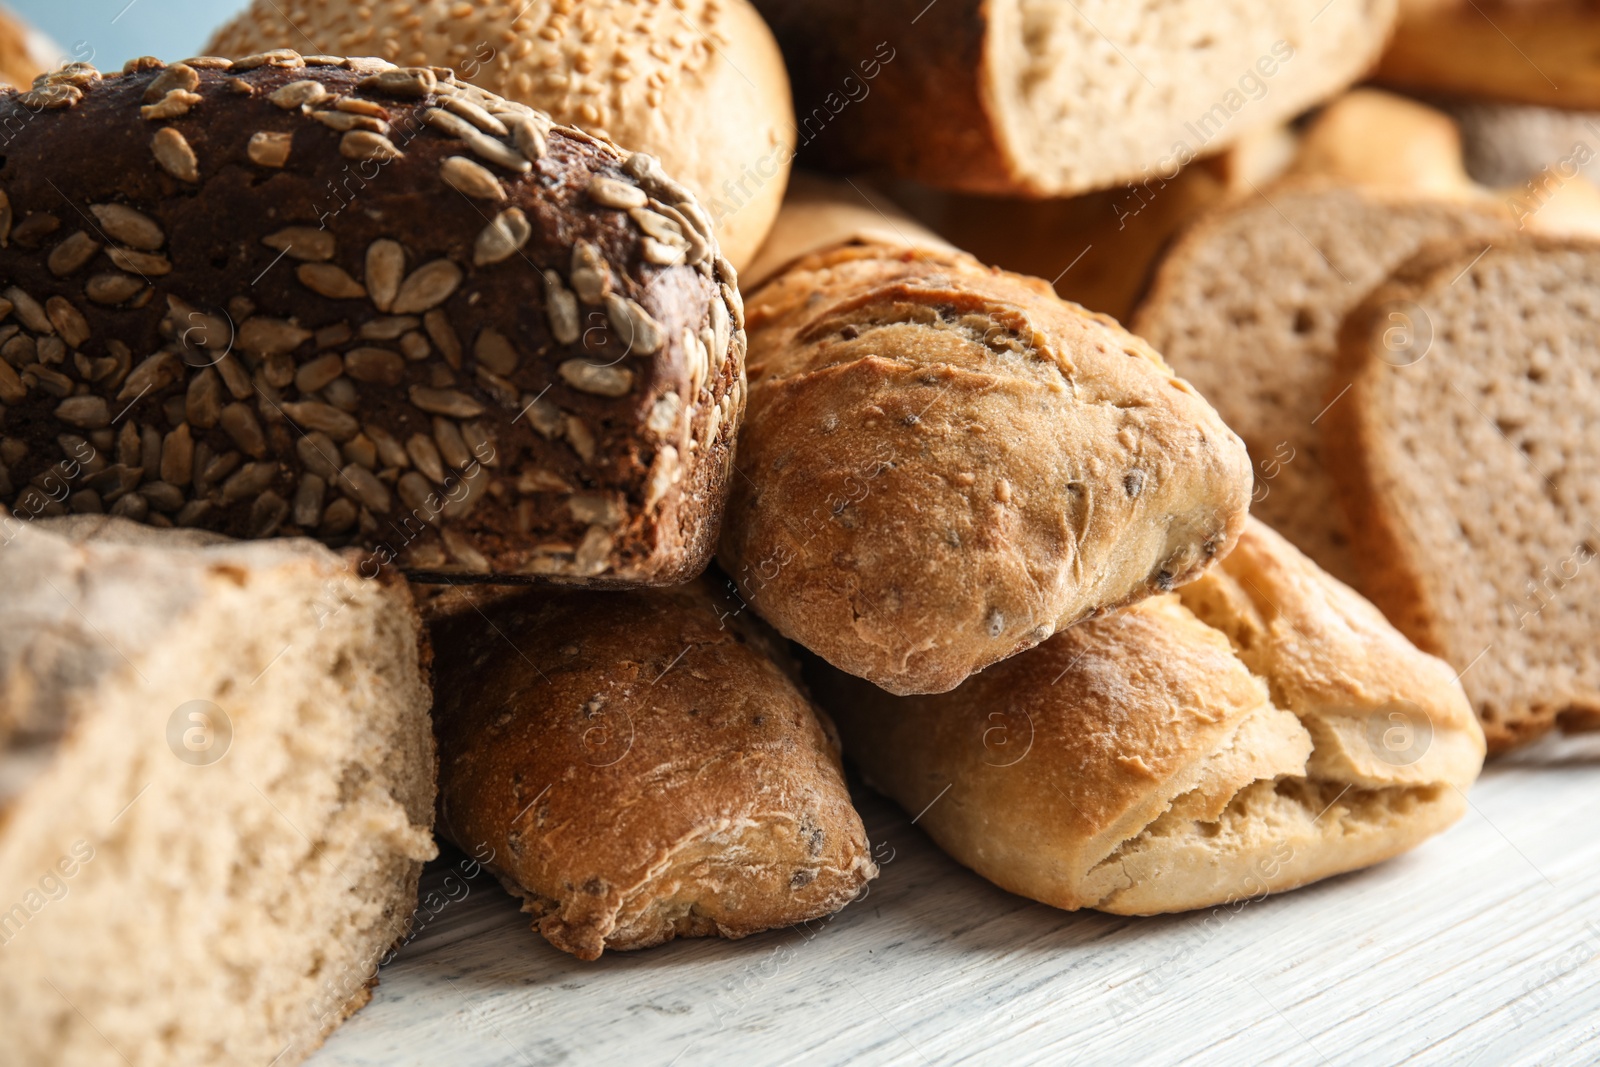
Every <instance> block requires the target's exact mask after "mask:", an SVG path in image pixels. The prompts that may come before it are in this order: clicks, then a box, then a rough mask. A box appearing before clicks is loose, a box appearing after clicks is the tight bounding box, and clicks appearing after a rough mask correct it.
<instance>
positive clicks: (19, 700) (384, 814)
mask: <svg viewBox="0 0 1600 1067" xmlns="http://www.w3.org/2000/svg"><path fill="white" fill-rule="evenodd" d="M0 534H3V540H4V544H3V546H0V587H3V588H4V589H5V591H6V592H5V602H4V605H3V606H0V900H3V901H4V905H3V906H4V908H5V909H6V910H4V911H0V943H3V944H0V955H3V957H4V960H5V965H4V966H3V967H0V1030H3V1031H4V1033H5V1047H6V1051H5V1056H6V1058H7V1060H8V1062H15V1063H30V1064H35V1063H36V1064H43V1063H50V1064H63V1065H78V1064H133V1065H135V1067H147V1065H148V1067H166V1065H169V1064H178V1063H184V1064H189V1063H195V1064H198V1063H221V1062H228V1063H260V1064H266V1063H271V1062H276V1063H278V1064H292V1063H298V1062H300V1061H301V1060H302V1059H304V1058H305V1057H306V1056H307V1055H309V1054H310V1053H311V1051H312V1050H314V1049H315V1048H316V1047H317V1046H318V1045H319V1044H320V1043H321V1041H322V1039H323V1037H324V1036H325V1035H326V1034H327V1033H328V1032H330V1031H331V1030H332V1029H333V1028H334V1027H336V1026H337V1025H338V1024H339V1023H340V1022H341V1021H342V1020H343V1019H344V1018H345V1017H346V1016H348V1015H349V1014H350V1013H351V1012H353V1011H355V1010H356V1009H357V1008H359V1007H361V1006H362V1005H363V1004H365V1003H366V1001H367V999H368V998H369V996H370V988H369V987H370V986H371V985H372V984H374V983H375V981H376V975H377V967H378V964H379V962H380V960H381V958H382V957H383V955H384V953H386V952H387V951H388V949H389V947H390V946H391V945H392V944H393V943H394V942H395V941H396V939H398V938H399V937H401V936H402V935H403V934H404V933H405V932H406V929H407V927H408V925H409V923H410V922H411V920H412V916H413V913H414V911H415V909H416V905H417V879H418V876H419V874H420V872H421V869H422V864H423V862H424V861H425V860H428V859H431V858H433V856H434V855H435V854H436V849H435V847H434V843H433V837H432V834H431V832H430V831H431V829H432V826H433V812H434V781H435V767H436V764H435V759H434V744H433V736H432V731H431V729H430V724H429V721H428V704H429V699H430V698H429V690H428V677H427V671H428V664H427V660H428V653H427V645H426V640H425V636H424V634H423V631H422V628H421V623H420V620H419V619H418V618H417V614H416V612H415V611H414V610H413V609H412V607H411V598H410V595H409V594H408V593H407V591H406V589H405V584H404V583H403V582H400V581H398V580H395V579H380V580H368V579H364V578H362V577H361V576H360V574H359V572H358V571H357V570H356V568H355V565H354V561H353V559H351V558H348V557H346V558H341V557H339V556H337V555H335V554H334V553H333V552H330V551H329V550H328V549H326V548H323V547H322V546H320V545H317V544H315V543H314V542H310V541H305V540H294V541H288V540H285V541H274V542H260V543H235V542H229V541H227V540H226V539H224V538H220V537H217V536H215V535H212V534H206V533H201V532H199V531H173V532H162V531H153V530H150V529H148V528H147V527H142V526H137V525H135V524H132V523H129V522H126V521H124V520H120V519H107V518H103V517H88V516H82V517H73V518H67V519H46V520H41V521H39V522H35V523H27V522H22V521H19V520H16V519H13V518H11V517H9V516H4V517H0Z"/></svg>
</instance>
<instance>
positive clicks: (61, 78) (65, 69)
mask: <svg viewBox="0 0 1600 1067" xmlns="http://www.w3.org/2000/svg"><path fill="white" fill-rule="evenodd" d="M192 65H193V64H191V66H192ZM41 77H42V78H43V79H44V81H45V83H46V84H48V85H76V86H77V87H78V88H80V89H91V88H93V87H94V86H96V85H99V84H100V82H101V80H102V79H101V77H100V72H99V71H98V70H96V69H95V68H94V65H93V64H92V63H81V62H80V63H63V64H62V65H61V66H60V67H57V68H56V69H55V70H53V71H51V72H49V73H48V74H44V75H41Z"/></svg>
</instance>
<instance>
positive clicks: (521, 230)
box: [472, 207, 533, 267]
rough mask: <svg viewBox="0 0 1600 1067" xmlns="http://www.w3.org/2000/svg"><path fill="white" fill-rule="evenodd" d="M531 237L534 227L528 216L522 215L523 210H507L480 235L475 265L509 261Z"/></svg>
mask: <svg viewBox="0 0 1600 1067" xmlns="http://www.w3.org/2000/svg"><path fill="white" fill-rule="evenodd" d="M531 236H533V226H532V225H530V224H529V222H528V216H526V215H524V214H523V213H522V209H521V208H515V207H509V208H506V209H505V210H504V211H502V212H500V214H498V215H496V216H495V217H494V221H492V222H490V223H489V225H487V226H485V227H484V228H483V232H482V233H480V234H478V240H477V243H476V244H474V245H473V249H472V262H473V265H474V266H478V267H485V266H488V265H489V264H491V263H499V262H501V261H503V260H506V259H509V258H510V257H511V256H512V255H514V254H515V253H517V252H520V251H521V250H522V246H523V245H525V244H527V243H528V238H529V237H531Z"/></svg>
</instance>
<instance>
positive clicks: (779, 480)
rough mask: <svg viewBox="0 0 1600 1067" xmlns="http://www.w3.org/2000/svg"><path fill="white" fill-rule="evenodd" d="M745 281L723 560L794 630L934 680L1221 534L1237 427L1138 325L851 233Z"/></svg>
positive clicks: (953, 679)
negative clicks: (851, 237) (743, 416)
mask: <svg viewBox="0 0 1600 1067" xmlns="http://www.w3.org/2000/svg"><path fill="white" fill-rule="evenodd" d="M751 300H752V303H751V312H750V314H751V318H750V324H751V343H752V349H751V352H752V357H751V363H750V412H751V415H750V419H749V421H748V422H747V423H746V425H745V429H744V431H743V433H742V435H741V438H740V443H739V470H740V472H741V475H742V476H741V477H738V478H736V479H735V480H734V486H733V493H732V496H731V498H730V502H729V510H728V515H727V518H726V521H725V524H724V525H725V529H724V535H723V540H722V547H721V550H720V553H719V557H718V558H719V560H720V561H721V563H722V566H723V569H724V570H726V571H727V572H728V574H729V575H730V577H731V578H732V579H733V580H734V582H735V583H737V585H738V588H739V591H740V593H741V594H742V595H743V596H744V597H745V598H746V599H747V600H748V601H749V602H750V603H751V604H752V605H753V606H754V607H755V609H756V610H757V612H759V613H760V614H761V615H762V617H764V618H765V619H767V620H768V621H770V622H771V623H772V624H773V625H774V626H776V627H777V628H778V629H779V630H780V631H781V632H782V633H783V634H784V635H785V636H787V637H790V638H792V639H793V640H796V641H799V642H800V643H801V644H803V645H805V646H806V647H807V648H809V649H810V650H811V651H813V652H815V653H817V654H818V655H820V656H822V657H823V658H824V659H826V660H828V661H829V662H830V663H832V664H834V665H835V666H837V667H839V668H840V669H842V670H846V671H849V672H850V673H852V674H856V675H858V676H860V677H863V678H867V679H870V680H871V681H873V682H875V683H876V684H878V685H880V686H883V687H884V688H885V689H888V690H890V691H891V692H897V693H927V692H943V691H945V690H948V689H953V688H954V687H955V686H957V685H959V684H960V683H961V682H962V680H964V679H965V678H966V677H967V676H968V675H970V674H971V673H972V672H974V671H977V670H981V669H982V668H984V667H986V666H988V665H989V664H991V663H994V662H995V661H997V660H1000V659H1004V658H1005V657H1006V656H1010V655H1013V654H1015V653H1017V652H1020V651H1022V650H1023V649H1026V648H1031V647H1032V646H1034V645H1036V644H1038V643H1040V642H1041V641H1043V640H1045V639H1046V638H1048V637H1049V636H1050V635H1051V634H1052V633H1054V632H1055V631H1056V630H1058V629H1061V628H1062V627H1065V626H1070V625H1072V624H1073V623H1076V622H1079V621H1081V620H1082V619H1085V618H1088V617H1090V616H1093V615H1096V614H1099V613H1101V612H1104V611H1106V610H1108V609H1110V608H1113V607H1116V606H1119V605H1121V604H1125V603H1128V602H1130V601H1133V600H1137V599H1139V598H1140V597H1144V596H1148V595H1150V594H1152V593H1156V592H1163V591H1166V590H1169V589H1171V588H1173V587H1174V586H1177V585H1181V584H1182V583H1184V582H1186V581H1189V580H1190V579H1192V578H1194V577H1195V576H1196V575H1197V574H1199V573H1200V572H1201V571H1202V570H1203V569H1204V568H1205V567H1206V566H1207V565H1208V564H1209V563H1210V562H1211V561H1212V560H1213V559H1214V558H1216V557H1218V556H1220V555H1223V554H1226V552H1227V551H1228V549H1229V547H1230V546H1231V545H1232V544H1233V541H1234V539H1235V538H1236V537H1237V536H1238V532H1239V530H1240V529H1241V527H1242V526H1243V523H1244V517H1245V510H1246V508H1247V506H1248V497H1249V468H1248V459H1247V457H1246V455H1245V452H1244V447H1243V445H1241V443H1240V442H1239V439H1238V438H1237V437H1235V436H1234V435H1233V433H1232V432H1231V431H1229V430H1228V428H1227V427H1226V426H1224V425H1223V424H1222V421H1221V420H1220V419H1219V418H1217V415H1216V413H1215V412H1213V411H1212V410H1211V408H1210V407H1209V406H1208V405H1207V404H1206V402H1205V401H1204V400H1202V399H1201V398H1200V397H1199V396H1197V395H1196V394H1195V392H1194V390H1193V389H1192V388H1191V387H1190V386H1189V384H1188V383H1187V382H1184V381H1182V380H1181V379H1179V378H1177V377H1176V376H1175V375H1174V374H1173V373H1172V371H1171V370H1170V369H1169V368H1168V367H1167V365H1166V364H1165V363H1164V362H1163V361H1162V359H1161V357H1160V356H1159V355H1158V354H1157V353H1156V351H1155V350H1154V349H1152V348H1151V347H1150V346H1149V345H1147V344H1145V343H1144V342H1143V341H1141V340H1140V339H1139V338H1137V337H1134V336H1133V335H1131V334H1129V333H1127V332H1126V331H1124V330H1123V329H1122V328H1121V327H1119V326H1118V325H1117V324H1116V323H1115V322H1114V321H1112V320H1111V319H1108V318H1106V317H1104V316H1098V315H1092V314H1090V313H1089V312H1087V311H1085V310H1084V309H1082V308H1080V307H1078V306H1077V305H1075V304H1068V303H1066V302H1065V301H1062V300H1060V299H1058V298H1057V297H1056V295H1055V294H1054V293H1053V292H1052V291H1051V290H1050V287H1049V285H1048V283H1046V282H1043V281H1039V280H1037V279H1030V278H1023V277H1021V276H1019V275H1013V274H1006V273H1004V272H1002V271H996V270H990V269H988V268H985V267H982V266H981V265H979V264H978V263H977V261H976V260H973V259H972V258H970V257H968V256H965V255H962V254H959V253H948V252H945V253H941V252H932V251H925V250H909V251H908V250H905V249H900V248H885V247H881V246H873V245H870V244H869V245H851V246H845V247H840V248H836V249H832V250H830V251H826V252H822V253H819V254H817V255H814V256H810V257H807V258H804V259H802V260H800V261H799V262H798V263H796V264H795V265H794V266H793V267H791V268H790V269H789V270H788V271H787V272H786V273H784V274H783V275H781V276H779V277H778V278H777V279H775V280H774V281H772V282H771V283H769V284H768V285H767V286H765V287H763V288H762V289H760V290H759V291H758V292H757V293H755V294H754V295H753V296H752V298H751Z"/></svg>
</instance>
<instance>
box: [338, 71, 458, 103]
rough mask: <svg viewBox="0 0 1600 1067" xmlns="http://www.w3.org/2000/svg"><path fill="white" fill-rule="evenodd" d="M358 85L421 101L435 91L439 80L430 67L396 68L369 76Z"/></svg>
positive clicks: (373, 90)
mask: <svg viewBox="0 0 1600 1067" xmlns="http://www.w3.org/2000/svg"><path fill="white" fill-rule="evenodd" d="M356 84H357V86H358V87H359V88H362V89H367V90H370V91H372V92H378V93H384V94H386V95H388V96H399V97H407V98H412V99H421V98H422V97H425V96H427V95H428V94H429V93H432V92H433V91H434V89H435V88H436V87H437V86H438V84H439V78H438V76H437V75H435V74H434V73H433V71H432V70H431V69H429V68H428V67H396V68H395V69H393V70H385V71H380V72H379V73H377V74H369V75H368V76H367V77H365V78H362V79H361V81H359V82H357V83H356Z"/></svg>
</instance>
